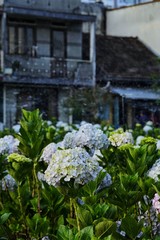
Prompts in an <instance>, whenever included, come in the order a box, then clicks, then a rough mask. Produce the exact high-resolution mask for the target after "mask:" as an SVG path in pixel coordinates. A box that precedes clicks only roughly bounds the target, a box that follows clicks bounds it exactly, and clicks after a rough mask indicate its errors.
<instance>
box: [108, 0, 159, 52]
mask: <svg viewBox="0 0 160 240" xmlns="http://www.w3.org/2000/svg"><path fill="white" fill-rule="evenodd" d="M159 13H160V2H152V3H146V4H141V5H136V6H132V7H127V8H121V9H115V10H111V11H107V13H106V14H107V26H106V34H107V35H111V36H123V37H124V36H128V37H131V36H132V37H138V38H139V39H140V40H141V41H142V42H143V43H144V44H145V45H146V46H147V47H149V49H150V50H152V51H153V52H154V53H155V54H156V55H158V56H159V55H160V44H159V39H160V24H159V23H160V14H159Z"/></svg>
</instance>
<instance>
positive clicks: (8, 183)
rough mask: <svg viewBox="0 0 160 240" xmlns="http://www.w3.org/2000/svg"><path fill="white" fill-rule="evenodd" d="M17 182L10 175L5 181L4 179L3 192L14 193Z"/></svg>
mask: <svg viewBox="0 0 160 240" xmlns="http://www.w3.org/2000/svg"><path fill="white" fill-rule="evenodd" d="M16 185H17V184H16V181H15V179H14V178H13V177H12V176H11V175H10V174H7V175H6V176H5V177H4V178H3V179H2V190H4V191H5V190H6V189H8V190H10V191H14V189H15V187H16Z"/></svg>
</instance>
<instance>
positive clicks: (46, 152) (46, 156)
mask: <svg viewBox="0 0 160 240" xmlns="http://www.w3.org/2000/svg"><path fill="white" fill-rule="evenodd" d="M56 150H57V145H56V144H55V143H50V144H48V145H47V146H46V147H45V148H44V149H43V153H42V155H41V157H40V161H44V162H46V163H47V164H49V162H50V160H51V159H52V155H53V154H54V153H55V151H56Z"/></svg>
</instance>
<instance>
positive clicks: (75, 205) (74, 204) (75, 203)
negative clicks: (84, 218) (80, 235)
mask: <svg viewBox="0 0 160 240" xmlns="http://www.w3.org/2000/svg"><path fill="white" fill-rule="evenodd" d="M73 207H74V211H75V216H76V221H77V229H78V232H80V230H81V228H80V221H79V217H78V211H77V202H76V200H75V199H73Z"/></svg>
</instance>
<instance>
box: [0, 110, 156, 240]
mask: <svg viewBox="0 0 160 240" xmlns="http://www.w3.org/2000/svg"><path fill="white" fill-rule="evenodd" d="M148 126H149V127H150V126H151V128H152V129H150V130H148V131H145V129H143V127H142V126H140V125H138V126H136V127H135V129H133V130H129V129H128V130H125V131H124V129H123V128H119V129H114V128H113V127H112V126H107V125H106V126H105V125H104V124H103V126H101V125H97V124H91V123H86V122H83V123H81V124H80V125H75V126H73V125H72V126H70V125H67V124H66V123H62V122H57V123H56V122H55V120H54V121H50V122H48V121H43V120H42V116H41V114H40V112H39V110H35V111H33V112H29V111H26V110H23V111H22V119H21V121H20V128H19V129H18V131H17V130H16V131H15V133H14V134H13V135H11V134H8V135H6V136H3V134H2V135H1V136H3V137H2V138H0V161H1V164H0V188H1V191H0V223H1V228H0V239H17V240H22V239H27V240H33V239H36V240H40V239H48V240H51V239H53V240H56V239H57V240H76V239H77V240H84V239H88V240H93V239H94V240H98V239H102V240H117V239H118V240H119V239H120V240H121V239H127V240H128V239H134V240H135V239H142V240H147V239H148V240H149V239H154V240H158V239H159V236H160V221H159V219H160V218H159V214H160V197H159V196H160V181H159V175H160V167H159V166H160V160H159V159H160V150H159V149H160V148H159V133H160V130H158V129H155V128H154V126H153V125H152V124H151V123H148Z"/></svg>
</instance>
